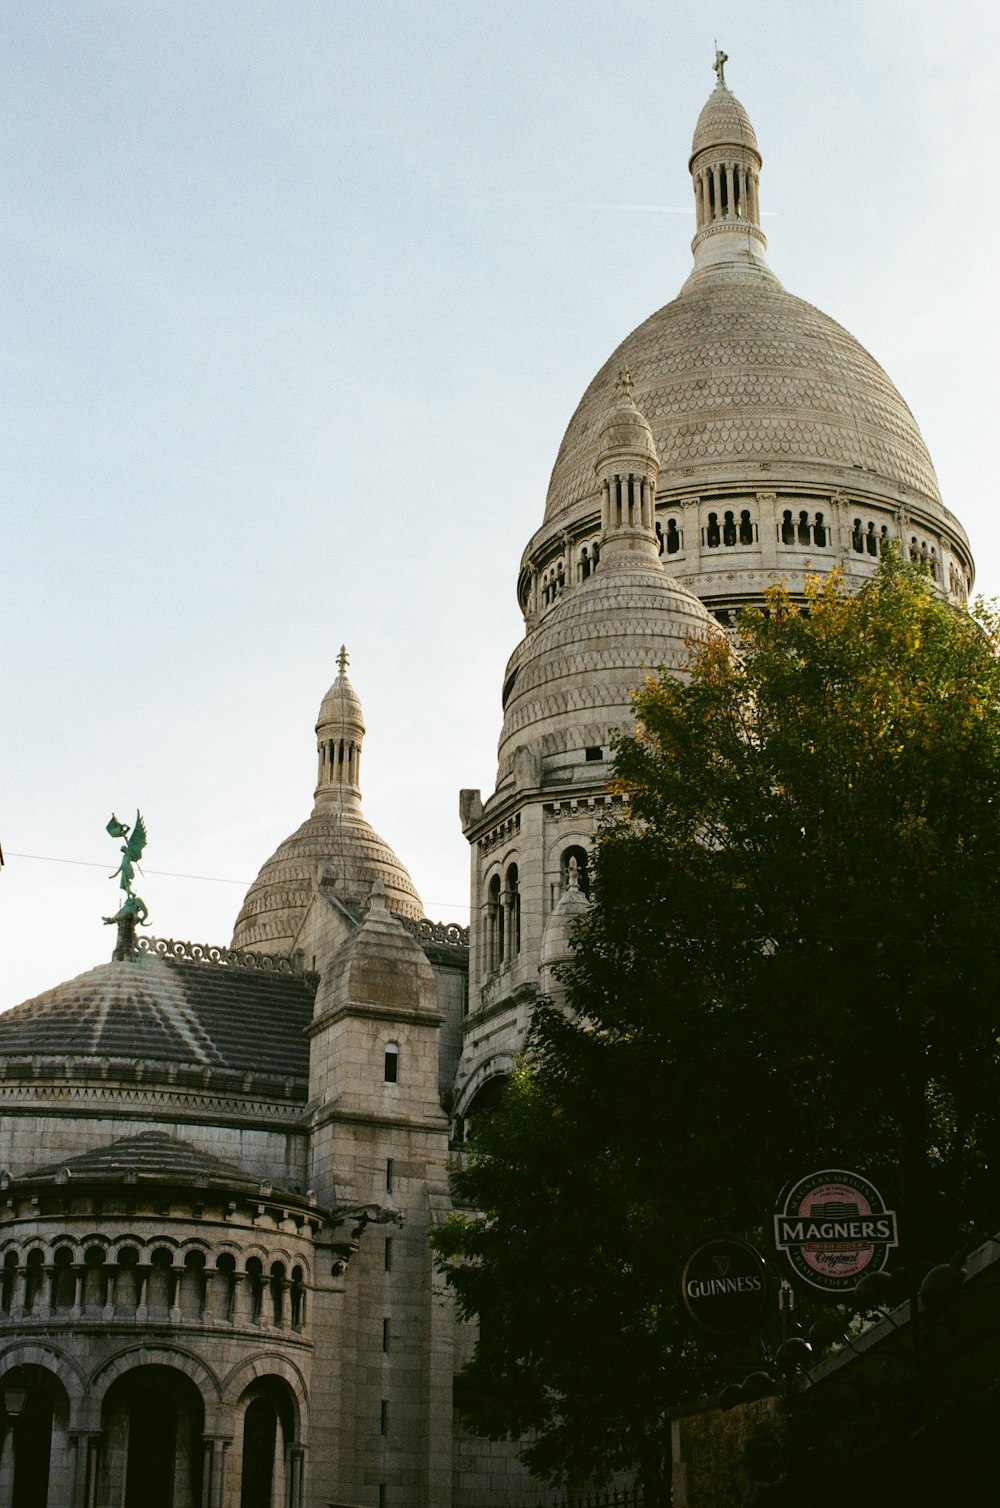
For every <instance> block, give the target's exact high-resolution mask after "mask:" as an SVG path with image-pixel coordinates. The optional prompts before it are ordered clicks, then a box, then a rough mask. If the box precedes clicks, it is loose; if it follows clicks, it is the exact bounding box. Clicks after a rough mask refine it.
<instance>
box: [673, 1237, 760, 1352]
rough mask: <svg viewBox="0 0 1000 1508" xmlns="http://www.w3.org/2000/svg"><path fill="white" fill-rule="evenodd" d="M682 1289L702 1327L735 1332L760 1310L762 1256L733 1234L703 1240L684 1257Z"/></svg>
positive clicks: (748, 1324) (718, 1332)
mask: <svg viewBox="0 0 1000 1508" xmlns="http://www.w3.org/2000/svg"><path fill="white" fill-rule="evenodd" d="M681 1293H682V1296H683V1298H684V1307H685V1308H686V1309H687V1312H688V1314H690V1316H691V1318H692V1319H693V1320H694V1322H695V1324H697V1325H700V1326H701V1327H702V1329H703V1330H710V1331H711V1333H712V1334H713V1335H738V1334H739V1333H740V1331H741V1330H749V1329H750V1327H751V1326H752V1325H755V1324H756V1323H757V1321H758V1320H759V1319H760V1316H761V1313H762V1312H763V1309H764V1303H765V1301H766V1299H767V1273H766V1269H765V1267H764V1258H763V1257H762V1256H761V1254H760V1252H758V1251H755V1250H754V1248H753V1247H752V1246H750V1245H749V1243H748V1242H746V1241H740V1240H739V1239H738V1238H737V1237H735V1236H717V1237H715V1238H714V1239H713V1240H711V1241H705V1242H703V1244H702V1245H701V1246H699V1247H698V1248H697V1250H696V1251H693V1252H692V1253H691V1255H690V1257H689V1258H688V1260H687V1264H686V1265H685V1268H684V1276H683V1277H682V1279H681Z"/></svg>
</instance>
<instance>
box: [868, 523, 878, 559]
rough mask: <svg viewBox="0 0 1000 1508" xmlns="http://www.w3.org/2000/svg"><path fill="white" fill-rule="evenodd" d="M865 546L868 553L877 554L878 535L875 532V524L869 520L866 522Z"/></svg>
mask: <svg viewBox="0 0 1000 1508" xmlns="http://www.w3.org/2000/svg"><path fill="white" fill-rule="evenodd" d="M865 548H866V550H867V551H868V553H869V555H877V554H878V536H877V534H876V533H875V525H874V524H873V523H871V522H869V524H868V532H867V534H866V535H865Z"/></svg>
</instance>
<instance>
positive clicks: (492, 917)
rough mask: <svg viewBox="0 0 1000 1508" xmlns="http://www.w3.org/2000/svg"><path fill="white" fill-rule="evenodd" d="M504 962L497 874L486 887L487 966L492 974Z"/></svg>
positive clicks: (501, 912) (501, 915)
mask: <svg viewBox="0 0 1000 1508" xmlns="http://www.w3.org/2000/svg"><path fill="white" fill-rule="evenodd" d="M502 962H503V908H502V906H501V905H500V876H499V875H498V874H495V875H494V876H493V878H492V879H491V880H490V883H489V885H488V886H487V889H486V967H487V969H488V970H489V972H490V973H491V974H492V973H493V972H494V970H496V969H498V968H499V967H500V965H501V963H502Z"/></svg>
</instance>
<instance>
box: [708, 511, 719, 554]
mask: <svg viewBox="0 0 1000 1508" xmlns="http://www.w3.org/2000/svg"><path fill="white" fill-rule="evenodd" d="M721 538H722V536H721V533H720V531H719V515H718V514H717V513H710V514H709V515H708V528H707V529H706V530H705V544H706V546H707V547H708V549H710V550H714V549H716V548H717V547H718V545H719V543H720V541H721Z"/></svg>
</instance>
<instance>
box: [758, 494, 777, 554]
mask: <svg viewBox="0 0 1000 1508" xmlns="http://www.w3.org/2000/svg"><path fill="white" fill-rule="evenodd" d="M757 512H758V516H759V518H760V525H759V527H760V563H761V566H762V568H763V569H764V570H765V571H768V570H770V571H774V570H777V568H778V495H777V493H776V492H758V493H757Z"/></svg>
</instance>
